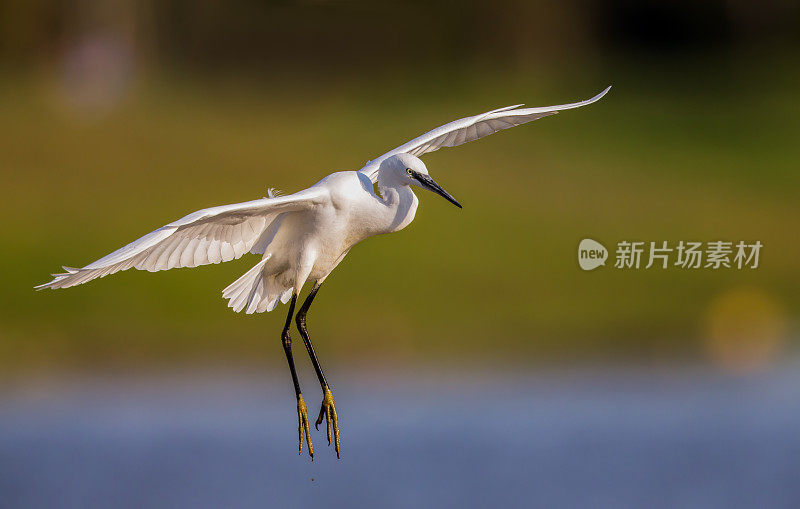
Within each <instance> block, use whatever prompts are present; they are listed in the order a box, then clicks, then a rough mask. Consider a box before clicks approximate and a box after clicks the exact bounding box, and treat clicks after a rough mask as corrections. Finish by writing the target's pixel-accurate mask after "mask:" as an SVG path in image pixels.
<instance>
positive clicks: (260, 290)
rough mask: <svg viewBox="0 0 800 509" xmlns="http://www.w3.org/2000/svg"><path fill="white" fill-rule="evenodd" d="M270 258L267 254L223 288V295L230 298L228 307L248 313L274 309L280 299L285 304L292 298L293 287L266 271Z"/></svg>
mask: <svg viewBox="0 0 800 509" xmlns="http://www.w3.org/2000/svg"><path fill="white" fill-rule="evenodd" d="M269 258H270V256H269V255H267V256H266V257H265V258H264V259H263V260H261V261H260V262H258V263H257V264H256V265H255V266H253V268H251V269H250V270H248V271H247V272H245V273H244V274H243V275H242V276H241V277H240V278H239V279H237V280H236V281H234V282H233V283H231V284H230V285H229V286H228V287H227V288H225V289H224V290H222V297H223V298H225V299H228V307H230V308H233V310H234V311H235V312H236V313H239V312H241V311H242V310H244V312H245V313H246V314H252V313H263V312H264V311H272V310H273V309H275V307H276V306H277V305H278V302H279V301H280V302H283V303H284V304H285V303H286V302H288V301H289V299H290V298H291V296H292V288H286V287H285V285H284V284H283V283H280V282H279V281H278V280H277V278H276V277H275V275H274V274H266V273H265V271H264V269H265V268H266V265H267V262H268V261H269Z"/></svg>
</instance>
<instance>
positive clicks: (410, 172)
mask: <svg viewBox="0 0 800 509" xmlns="http://www.w3.org/2000/svg"><path fill="white" fill-rule="evenodd" d="M406 173H408V174H409V175H412V174H413V173H414V172H413V171H411V168H406Z"/></svg>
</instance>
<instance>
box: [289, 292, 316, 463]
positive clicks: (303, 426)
mask: <svg viewBox="0 0 800 509" xmlns="http://www.w3.org/2000/svg"><path fill="white" fill-rule="evenodd" d="M296 302H297V295H292V302H291V304H289V315H288V316H287V317H286V325H284V327H283V334H282V335H281V339H282V341H283V351H284V353H285V354H286V360H287V362H289V370H290V371H291V372H292V382H294V393H295V395H296V396H297V433H298V435H299V441H300V446H299V447H300V451H299V453H300V454H303V434H305V438H306V442H308V454H309V455H310V456H311V459H312V461H313V459H314V445H313V444H312V443H311V426H309V424H308V408H306V402H305V401H303V394H302V393H301V392H300V382H298V380H297V370H295V368H294V360H293V359H292V338H291V337H290V336H289V326H290V325H291V323H292V315H293V314H294V305H295V303H296Z"/></svg>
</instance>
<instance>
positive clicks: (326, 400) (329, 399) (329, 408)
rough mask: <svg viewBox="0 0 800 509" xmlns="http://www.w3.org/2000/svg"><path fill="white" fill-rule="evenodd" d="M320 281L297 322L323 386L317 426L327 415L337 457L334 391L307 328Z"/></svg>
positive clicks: (301, 307) (329, 435) (301, 308)
mask: <svg viewBox="0 0 800 509" xmlns="http://www.w3.org/2000/svg"><path fill="white" fill-rule="evenodd" d="M319 288H320V283H317V284H315V285H314V288H312V289H311V292H310V293H309V294H308V297H306V300H305V301H304V302H303V305H302V306H300V310H299V311H297V316H295V321H296V322H297V330H299V331H300V336H302V337H303V343H305V345H306V349H307V350H308V355H309V357H311V362H312V364H314V370H315V371H316V372H317V378H319V384H320V385H321V386H322V405H321V408H320V410H319V417H317V422H316V423H315V426H316V428H317V429H319V425H320V424H322V417H323V416H325V424H326V425H327V428H328V445H331V438H332V437H331V427H332V428H333V439H334V447H335V449H336V457H337V458H338V457H339V417H338V416H337V415H336V405H335V403H334V401H333V393H332V392H331V389H330V386H328V382H327V381H326V380H325V374H324V373H323V372H322V367H321V366H320V365H319V360H317V354H316V353H314V345H312V344H311V339H310V338H309V337H308V329H306V314H307V313H308V308H310V307H311V302H313V300H314V297H316V295H317V292H318V291H319Z"/></svg>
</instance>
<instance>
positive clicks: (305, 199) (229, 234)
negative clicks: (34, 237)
mask: <svg viewBox="0 0 800 509" xmlns="http://www.w3.org/2000/svg"><path fill="white" fill-rule="evenodd" d="M325 196H326V191H325V190H324V189H323V188H321V187H316V186H315V187H311V188H309V189H306V190H304V191H300V192H298V193H294V194H290V195H287V196H274V197H268V198H262V199H259V200H252V201H249V202H244V203H236V204H233V205H223V206H220V207H212V208H208V209H203V210H198V211H197V212H193V213H191V214H189V215H187V216H185V217H183V218H181V219H178V220H177V221H174V222H172V223H170V224H168V225H165V226H162V227H161V228H159V229H157V230H154V231H152V232H150V233H148V234H147V235H144V236H143V237H140V238H139V239H137V240H135V241H133V242H131V243H130V244H128V245H126V246H124V247H122V248H120V249H118V250H116V251H114V252H113V253H110V254H108V255H106V256H104V257H103V258H100V259H99V260H97V261H94V262H92V263H90V264H89V265H86V266H85V267H82V268H80V269H73V268H69V267H64V270H65V271H66V272H64V273H61V274H53V280H52V281H50V282H48V283H44V284H42V285H39V286H37V287H36V289H44V288H53V289H55V288H69V287H71V286H75V285H79V284H83V283H86V282H87V281H91V280H92V279H95V278H100V277H105V276H107V275H109V274H114V273H116V272H119V271H121V270H127V269H130V268H132V267H134V268H136V269H139V270H147V271H150V272H155V271H159V270H167V269H172V268H177V267H196V266H198V265H206V264H209V263H219V262H227V261H230V260H233V259H235V258H239V257H241V256H242V255H244V254H245V253H247V252H248V251H250V249H252V248H253V246H254V245H255V244H256V243H257V242H258V240H259V238H260V237H261V236H262V234H264V232H265V231H266V230H268V229H269V228H268V227H269V225H270V224H271V223H272V222H273V220H275V219H276V218H278V217H279V216H280V215H281V214H282V213H284V212H291V211H296V210H304V209H308V208H311V207H313V206H314V205H315V204H318V203H321V202H322V200H324V199H325Z"/></svg>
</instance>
